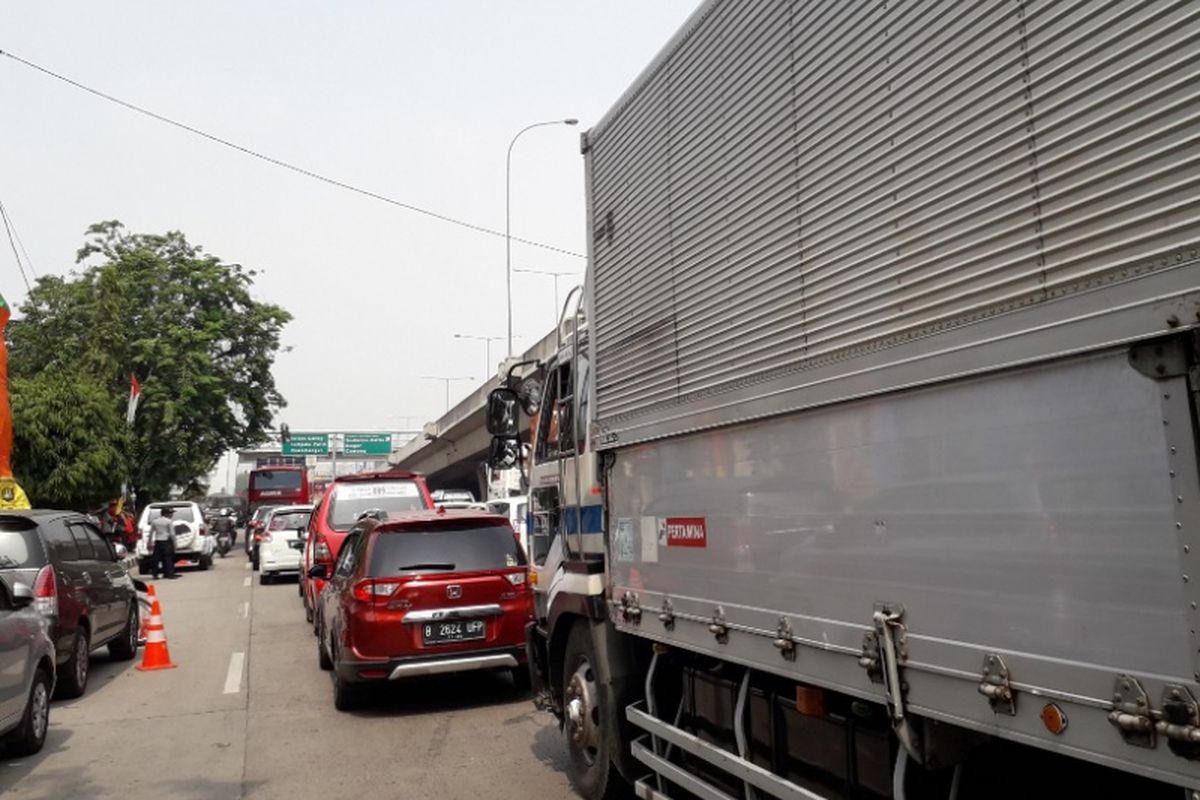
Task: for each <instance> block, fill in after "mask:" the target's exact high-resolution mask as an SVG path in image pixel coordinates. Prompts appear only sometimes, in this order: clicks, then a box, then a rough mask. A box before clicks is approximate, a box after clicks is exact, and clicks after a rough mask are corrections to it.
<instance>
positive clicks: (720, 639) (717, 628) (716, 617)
mask: <svg viewBox="0 0 1200 800" xmlns="http://www.w3.org/2000/svg"><path fill="white" fill-rule="evenodd" d="M708 632H709V633H711V634H712V635H713V636H714V637H716V639H717V643H718V644H728V642H729V624H728V623H727V622H726V621H725V609H723V608H721V607H720V606H717V610H716V611H714V612H713V615H712V621H711V622H709V623H708Z"/></svg>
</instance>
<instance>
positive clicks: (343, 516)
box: [328, 480, 425, 531]
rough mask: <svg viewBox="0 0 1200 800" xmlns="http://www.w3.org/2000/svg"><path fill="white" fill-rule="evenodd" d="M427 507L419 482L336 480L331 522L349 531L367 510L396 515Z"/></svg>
mask: <svg viewBox="0 0 1200 800" xmlns="http://www.w3.org/2000/svg"><path fill="white" fill-rule="evenodd" d="M419 508H425V499H424V498H423V497H421V490H420V488H418V487H417V484H416V481H408V480H400V481H353V482H348V483H336V484H334V486H333V496H332V497H330V498H329V516H328V519H329V525H330V526H331V527H332V528H333V529H334V530H338V531H346V530H350V528H352V527H354V523H355V522H357V521H358V518H359V516H360V515H361V514H362V513H363V512H364V511H373V510H377V511H382V512H384V513H386V514H389V515H390V514H397V513H399V512H401V511H414V510H416V509H419Z"/></svg>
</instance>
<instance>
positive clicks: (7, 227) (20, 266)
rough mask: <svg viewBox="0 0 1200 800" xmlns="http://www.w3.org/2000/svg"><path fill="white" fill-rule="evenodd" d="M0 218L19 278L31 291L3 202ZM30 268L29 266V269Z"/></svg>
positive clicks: (27, 289)
mask: <svg viewBox="0 0 1200 800" xmlns="http://www.w3.org/2000/svg"><path fill="white" fill-rule="evenodd" d="M0 220H2V221H3V222H4V232H5V233H7V234H8V246H9V247H11V248H12V252H13V258H15V259H16V260H17V269H19V270H20V271H21V280H23V281H25V291H27V292H32V291H33V287H32V286H30V285H29V276H28V275H26V274H25V265H24V264H22V263H21V255H20V254H19V253H18V252H17V243H16V242H15V241H13V229H12V225H11V224H10V223H9V221H8V212H7V211H5V210H4V203H0ZM32 268H33V267H32V266H30V269H32Z"/></svg>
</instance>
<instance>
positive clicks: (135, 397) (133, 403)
mask: <svg viewBox="0 0 1200 800" xmlns="http://www.w3.org/2000/svg"><path fill="white" fill-rule="evenodd" d="M141 399H142V385H141V384H140V383H138V379H137V375H134V374H132V373H131V374H130V376H129V405H128V406H126V407H125V422H126V423H127V424H129V425H132V424H133V418H134V416H135V415H136V414H137V407H138V401H139V400H141Z"/></svg>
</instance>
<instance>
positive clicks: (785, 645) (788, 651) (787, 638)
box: [773, 617, 796, 661]
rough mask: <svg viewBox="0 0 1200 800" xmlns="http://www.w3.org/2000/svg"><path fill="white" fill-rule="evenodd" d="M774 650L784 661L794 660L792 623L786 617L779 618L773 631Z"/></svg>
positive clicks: (794, 647)
mask: <svg viewBox="0 0 1200 800" xmlns="http://www.w3.org/2000/svg"><path fill="white" fill-rule="evenodd" d="M773 644H774V645H775V648H776V649H777V650H778V651H779V655H781V656H783V658H784V660H786V661H795V660H796V640H795V639H794V638H793V633H792V623H790V622H788V618H787V617H780V618H779V626H778V627H777V628H776V629H775V641H774V642H773Z"/></svg>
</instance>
